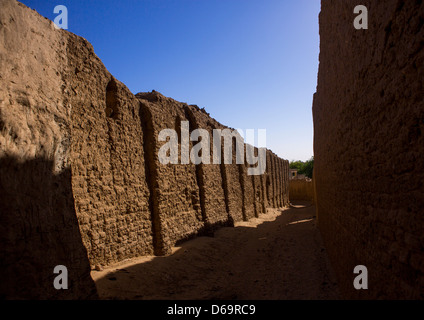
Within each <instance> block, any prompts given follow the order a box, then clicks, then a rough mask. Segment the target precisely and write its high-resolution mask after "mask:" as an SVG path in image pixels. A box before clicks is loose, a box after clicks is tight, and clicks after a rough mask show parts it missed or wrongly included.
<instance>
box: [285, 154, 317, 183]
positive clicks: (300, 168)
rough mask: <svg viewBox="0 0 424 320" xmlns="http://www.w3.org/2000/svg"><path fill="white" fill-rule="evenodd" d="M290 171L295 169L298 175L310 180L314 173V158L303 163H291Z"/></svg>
mask: <svg viewBox="0 0 424 320" xmlns="http://www.w3.org/2000/svg"><path fill="white" fill-rule="evenodd" d="M290 169H297V173H298V174H304V175H305V176H307V177H308V178H311V179H312V173H313V171H314V157H311V159H309V160H307V161H305V162H303V161H300V160H297V161H291V162H290Z"/></svg>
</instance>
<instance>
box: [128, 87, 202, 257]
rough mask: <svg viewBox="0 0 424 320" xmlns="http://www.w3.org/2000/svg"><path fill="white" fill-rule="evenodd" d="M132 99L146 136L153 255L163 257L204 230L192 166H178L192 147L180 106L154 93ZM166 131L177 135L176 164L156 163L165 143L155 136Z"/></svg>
mask: <svg viewBox="0 0 424 320" xmlns="http://www.w3.org/2000/svg"><path fill="white" fill-rule="evenodd" d="M136 96H137V98H138V99H139V100H140V102H141V114H142V116H141V118H142V119H143V121H145V123H144V124H143V130H144V132H146V136H147V135H148V136H147V138H148V141H146V143H145V146H144V147H145V152H146V153H145V161H146V166H147V168H148V170H147V172H149V173H150V174H149V176H148V179H149V184H150V185H149V188H150V190H152V198H151V199H150V202H151V205H150V210H151V212H152V215H153V225H154V230H155V232H154V237H155V239H154V241H155V253H156V254H158V255H163V254H167V253H170V252H171V248H172V247H173V246H175V244H176V243H178V242H179V241H182V240H185V239H188V238H191V237H193V236H195V235H197V234H198V233H199V232H202V230H203V228H204V219H203V217H202V210H201V205H200V194H199V185H198V181H197V176H196V166H195V165H194V164H192V163H189V164H181V163H182V162H181V156H182V155H181V152H187V153H188V152H189V150H190V149H191V145H192V143H191V142H190V139H189V136H188V135H189V131H188V128H187V130H186V129H184V128H183V132H182V131H181V122H182V121H186V122H188V119H187V118H186V114H185V110H184V105H183V104H182V103H180V102H177V101H175V100H173V99H170V98H166V97H164V96H163V95H161V94H160V93H158V92H152V93H139V94H137V95H136ZM169 128H171V129H174V130H175V131H176V132H177V133H178V160H179V161H178V164H172V163H169V164H162V163H160V162H159V158H158V154H159V150H160V148H161V147H162V146H163V145H165V143H167V142H165V141H164V142H160V141H159V139H158V135H159V132H160V131H161V130H163V129H169ZM184 130H186V131H184ZM182 135H185V137H182ZM182 139H184V141H183V142H185V141H186V142H187V143H188V146H189V149H186V148H185V149H184V150H183V151H181V150H182V149H181V142H182ZM184 147H185V146H184Z"/></svg>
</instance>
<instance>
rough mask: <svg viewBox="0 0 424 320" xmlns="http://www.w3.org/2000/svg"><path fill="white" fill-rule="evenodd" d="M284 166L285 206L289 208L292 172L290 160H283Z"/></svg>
mask: <svg viewBox="0 0 424 320" xmlns="http://www.w3.org/2000/svg"><path fill="white" fill-rule="evenodd" d="M283 165H284V179H283V186H284V189H283V198H284V204H285V205H286V206H287V205H289V204H290V196H289V194H290V189H289V172H290V163H289V160H284V159H283Z"/></svg>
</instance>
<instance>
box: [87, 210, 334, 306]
mask: <svg viewBox="0 0 424 320" xmlns="http://www.w3.org/2000/svg"><path fill="white" fill-rule="evenodd" d="M92 277H93V279H94V280H95V282H96V286H97V289H98V291H99V296H100V298H101V299H131V300H132V299H159V300H161V299H181V300H185V299H218V300H219V299H246V300H250V299H258V300H259V299H267V300H280V299H338V298H339V293H338V288H337V284H336V281H335V278H334V275H333V272H332V270H331V267H330V264H329V262H328V259H327V254H326V251H325V249H324V247H323V244H322V240H321V236H320V233H319V230H318V229H317V227H316V220H315V207H314V206H312V205H310V204H308V203H305V202H297V203H295V204H293V205H292V206H291V207H290V208H288V209H283V210H281V209H268V213H267V214H264V215H261V217H260V218H255V219H252V220H251V221H249V222H241V223H237V224H236V227H235V228H222V229H220V230H218V231H217V232H216V233H215V236H214V237H198V238H196V239H193V240H191V241H188V242H185V243H183V244H182V245H181V246H180V247H177V248H174V250H173V253H172V254H171V255H169V256H166V257H141V258H137V259H131V260H127V261H124V262H121V263H119V264H115V265H113V266H111V267H109V268H107V269H104V270H101V271H93V272H92Z"/></svg>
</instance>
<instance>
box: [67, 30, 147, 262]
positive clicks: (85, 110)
mask: <svg viewBox="0 0 424 320" xmlns="http://www.w3.org/2000/svg"><path fill="white" fill-rule="evenodd" d="M67 49H68V50H67V56H68V72H66V76H65V77H64V79H65V81H66V84H67V85H68V88H69V89H67V94H66V98H67V99H68V100H69V103H70V104H71V105H72V115H71V118H72V146H71V149H72V151H71V167H72V185H73V192H74V198H75V208H76V210H77V214H78V220H79V224H80V229H81V232H82V235H83V242H84V245H85V246H86V248H87V251H88V257H89V259H90V262H91V265H93V266H95V265H108V264H110V263H112V262H116V261H120V260H123V259H126V258H131V257H135V256H139V255H145V254H153V241H152V223H151V212H150V209H149V196H150V192H149V188H148V186H147V181H146V174H145V163H144V148H143V139H144V135H143V131H142V126H141V121H142V119H140V112H139V108H140V107H139V101H138V100H137V99H136V98H135V97H134V95H133V94H132V93H131V92H130V91H129V90H128V89H127V88H126V87H125V86H124V85H123V84H122V83H120V82H119V81H117V80H115V79H114V78H113V77H112V76H111V75H110V74H109V72H108V71H107V70H106V68H105V67H104V65H103V64H102V63H101V61H100V60H99V59H98V58H97V56H95V54H94V52H93V48H92V47H91V45H90V44H89V43H88V42H86V41H85V40H83V39H81V38H80V37H77V36H75V35H72V34H69V35H68V45H67Z"/></svg>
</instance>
